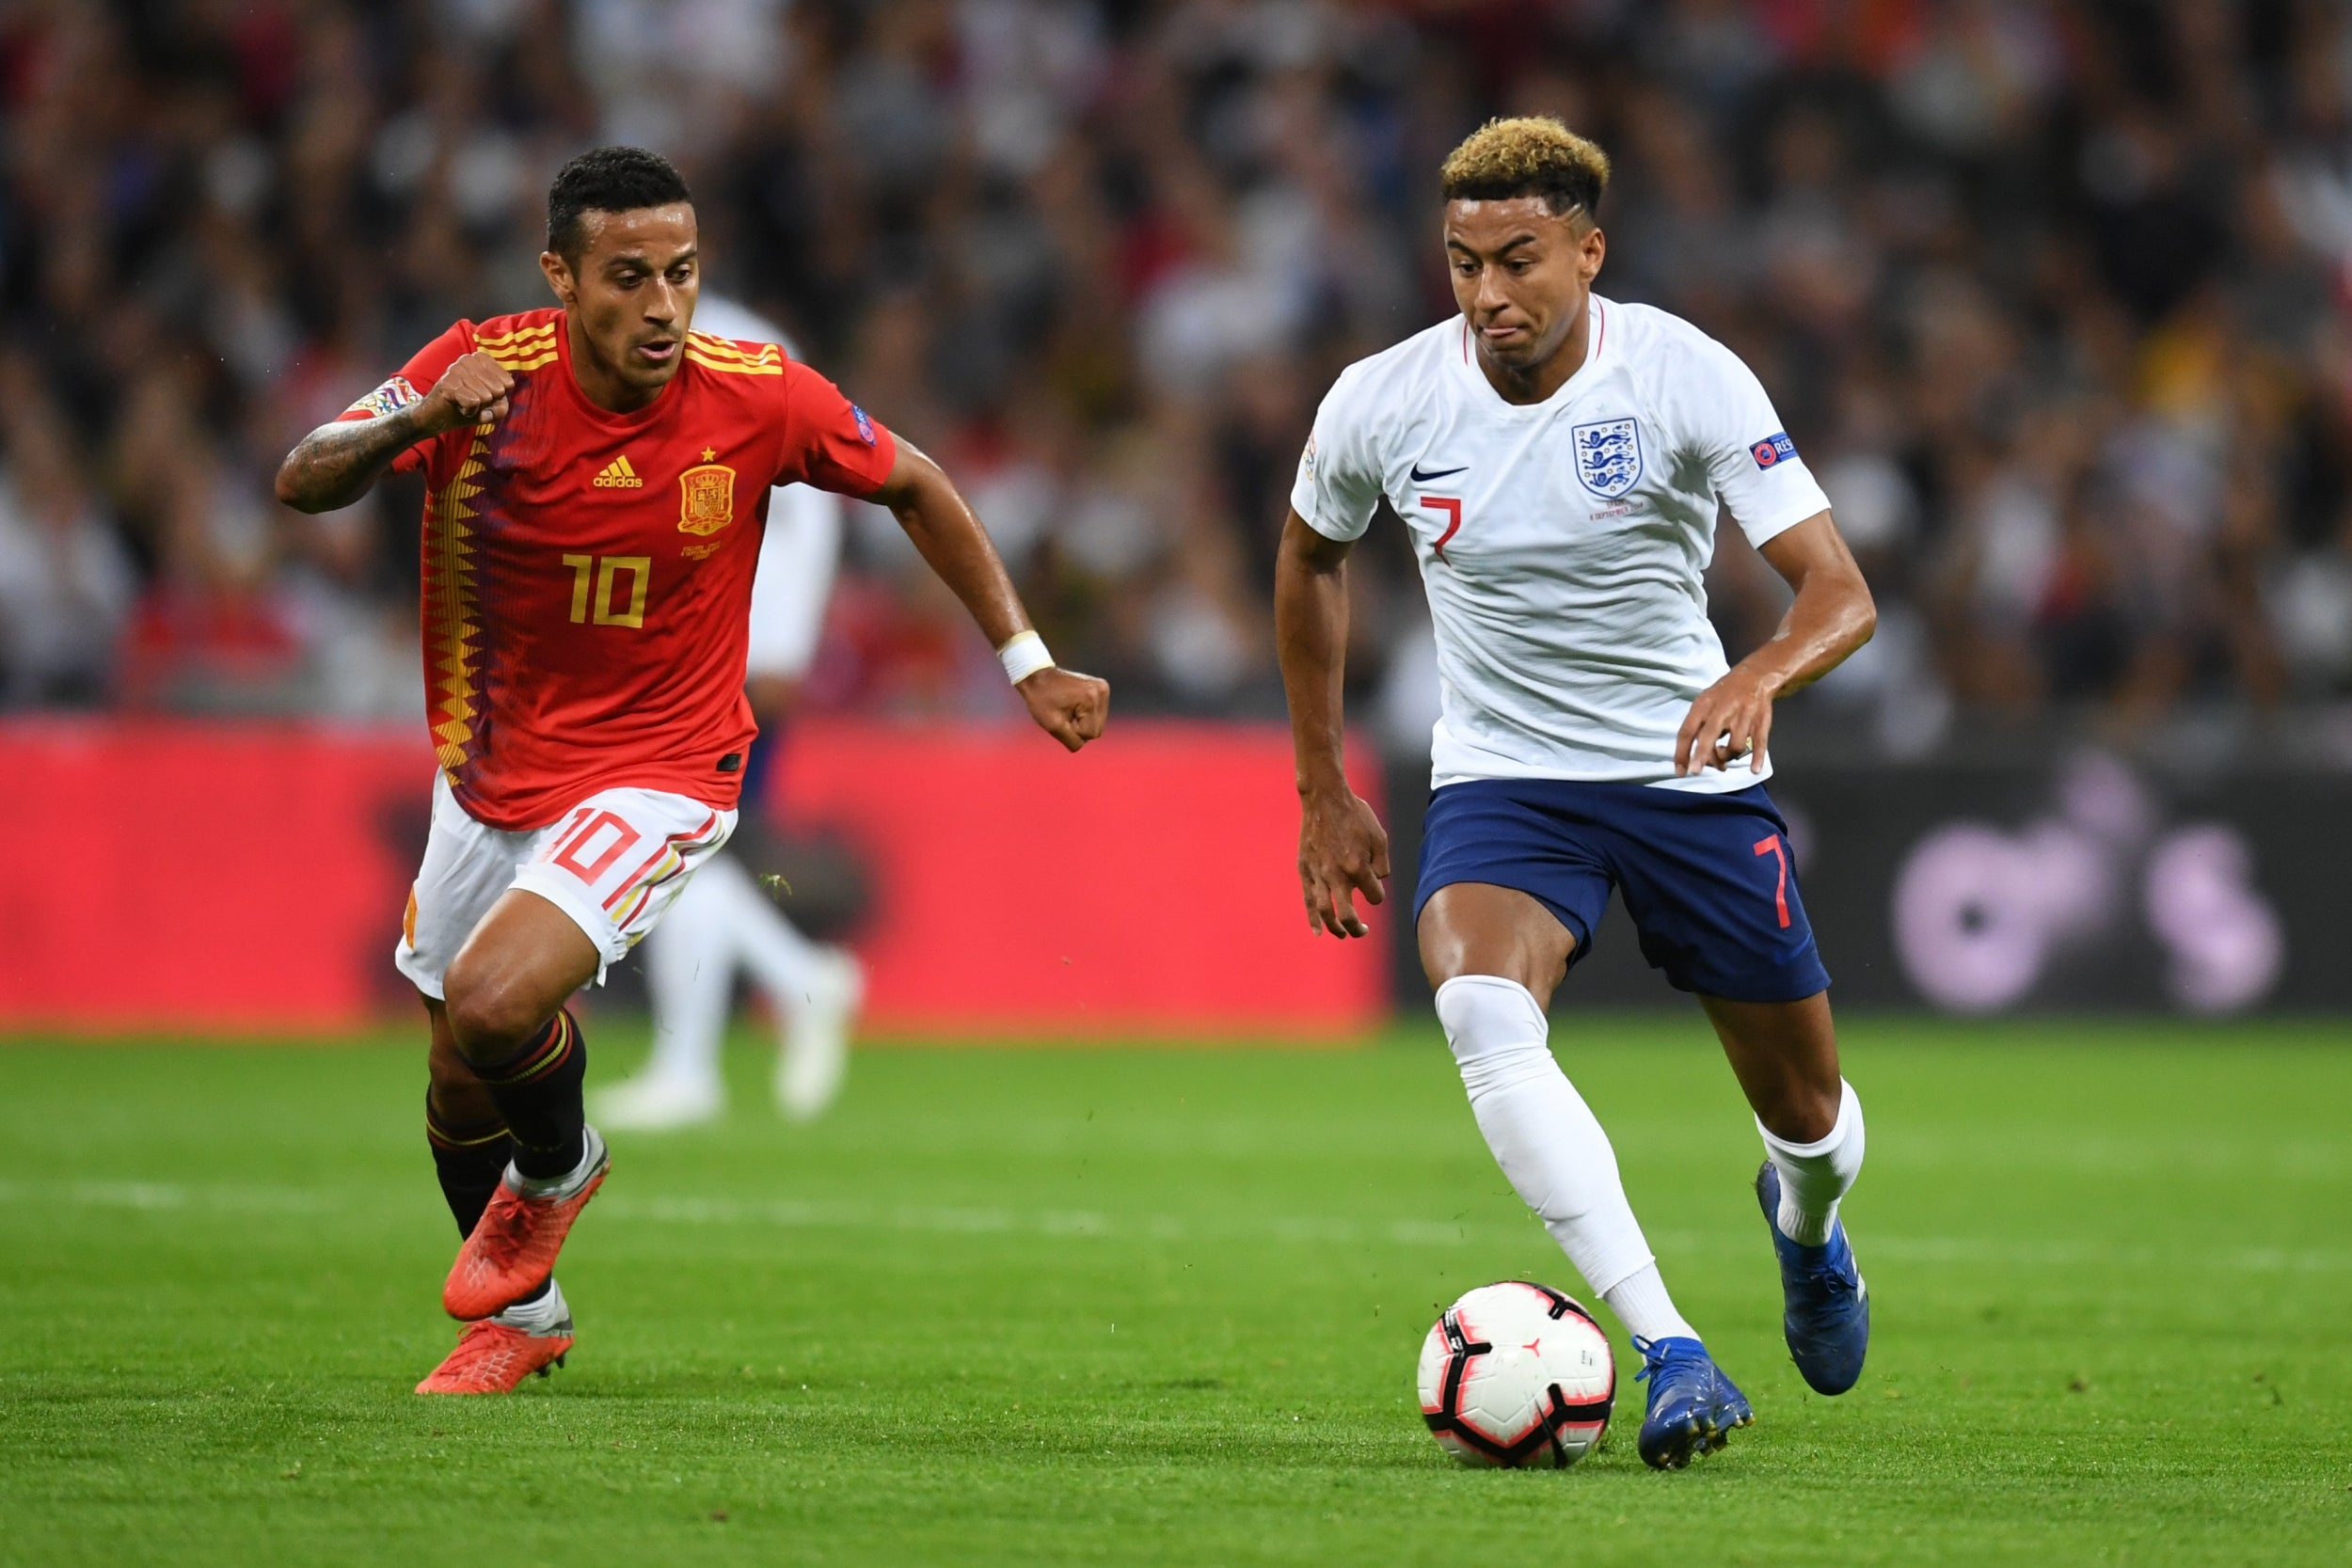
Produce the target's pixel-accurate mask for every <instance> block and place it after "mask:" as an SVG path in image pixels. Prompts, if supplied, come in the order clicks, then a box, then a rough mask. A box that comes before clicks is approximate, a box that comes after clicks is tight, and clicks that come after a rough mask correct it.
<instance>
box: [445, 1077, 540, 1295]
mask: <svg viewBox="0 0 2352 1568" xmlns="http://www.w3.org/2000/svg"><path fill="white" fill-rule="evenodd" d="M424 1136H425V1141H426V1142H427V1143H429V1144H431V1145H432V1146H433V1174H434V1175H436V1176H437V1177H439V1178H440V1179H441V1197H442V1199H443V1200H444V1201H445V1202H447V1203H448V1204H449V1213H450V1218H452V1219H453V1220H455V1221H456V1222H457V1234H459V1235H460V1236H470V1235H472V1234H473V1227H475V1226H476V1225H479V1224H480V1223H481V1222H482V1211H483V1210H485V1209H487V1208H488V1207H489V1206H490V1198H491V1196H492V1195H493V1194H495V1193H496V1192H497V1191H498V1187H499V1181H500V1180H501V1178H503V1177H504V1176H505V1175H506V1162H507V1161H508V1160H509V1159H511V1158H513V1156H514V1149H515V1140H514V1139H513V1138H512V1137H510V1136H509V1135H508V1134H507V1131H506V1124H505V1123H504V1122H502V1121H485V1122H476V1123H473V1124H471V1125H469V1126H462V1127H461V1126H453V1125H451V1124H450V1123H449V1122H447V1121H444V1120H443V1119H442V1118H441V1117H440V1116H439V1115H438V1114H437V1112H436V1111H435V1110H434V1109H433V1094H432V1091H431V1090H429V1089H428V1090H426V1091H425V1097H424ZM554 1286H555V1276H554V1275H548V1277H547V1278H546V1279H543V1280H541V1281H540V1282H539V1288H538V1289H537V1290H535V1291H532V1292H531V1294H529V1295H527V1296H524V1297H523V1298H522V1299H521V1300H520V1301H517V1302H516V1303H515V1305H516V1307H520V1306H522V1305H523V1303H524V1302H530V1301H537V1300H538V1299H539V1298H540V1297H541V1296H544V1295H546V1294H547V1293H548V1291H550V1290H552V1289H553V1288H554Z"/></svg>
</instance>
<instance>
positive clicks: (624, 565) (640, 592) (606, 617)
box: [596, 555, 653, 626]
mask: <svg viewBox="0 0 2352 1568" xmlns="http://www.w3.org/2000/svg"><path fill="white" fill-rule="evenodd" d="M623 572H627V573H628V578H629V583H628V609H627V610H615V609H613V608H612V590H613V588H614V587H615V586H616V585H617V584H618V582H619V581H620V576H621V574H622V573H623ZM652 576H653V557H651V556H647V555H608V556H606V557H605V558H604V559H603V560H602V561H599V562H596V625H598V626H644V624H645V583H646V580H647V579H648V578H651V577H652Z"/></svg>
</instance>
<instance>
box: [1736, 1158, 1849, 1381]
mask: <svg viewBox="0 0 2352 1568" xmlns="http://www.w3.org/2000/svg"><path fill="white" fill-rule="evenodd" d="M1756 1202H1757V1203H1759V1204H1761V1205H1762V1206H1763V1209H1764V1223H1765V1225H1766V1226H1767V1227H1770V1228H1771V1230H1772V1250H1773V1251H1774V1252H1776V1253H1778V1254H1779V1255H1780V1291H1781V1296H1782V1298H1783V1300H1784V1302H1785V1303H1786V1306H1785V1307H1784V1309H1783V1311H1782V1313H1781V1318H1780V1327H1781V1332H1782V1333H1783V1334H1785V1335H1787V1336H1788V1355H1789V1358H1790V1359H1791V1360H1793V1361H1795V1362H1796V1364H1797V1370H1798V1371H1800V1372H1803V1373H1804V1380H1805V1382H1807V1383H1809V1384H1811V1385H1812V1386H1813V1391H1814V1392H1815V1393H1817V1394H1842V1393H1844V1392H1845V1391H1846V1390H1847V1389H1849V1388H1851V1387H1852V1386H1854V1381H1855V1380H1856V1379H1857V1378H1859V1377H1861V1376H1862V1357H1863V1355H1864V1354H1866V1353H1867V1351H1868V1350H1869V1348H1870V1291H1869V1288H1868V1287H1867V1286H1866V1285H1864V1284H1863V1283H1862V1273H1861V1271H1860V1270H1859V1269H1857V1268H1855V1267H1854V1260H1853V1248H1852V1246H1851V1245H1850V1244H1849V1243H1847V1241H1846V1222H1845V1221H1843V1220H1840V1221H1838V1222H1837V1224H1836V1226H1835V1227H1833V1228H1832V1229H1831V1231H1830V1233H1829V1241H1828V1242H1827V1243H1825V1244H1823V1245H1821V1246H1800V1245H1798V1244H1797V1243H1794V1242H1792V1241H1790V1240H1789V1239H1788V1237H1786V1236H1784V1235H1782V1234H1781V1230H1780V1172H1778V1171H1777V1170H1774V1169H1773V1168H1772V1162H1771V1161H1770V1160H1767V1161H1765V1162H1764V1168H1763V1169H1762V1170H1759V1171H1757V1172H1756Z"/></svg>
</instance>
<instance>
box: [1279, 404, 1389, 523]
mask: <svg viewBox="0 0 2352 1568" xmlns="http://www.w3.org/2000/svg"><path fill="white" fill-rule="evenodd" d="M1360 391H1361V383H1360V381H1359V378H1358V377H1357V376H1355V375H1352V374H1348V373H1344V372H1343V373H1342V375H1341V376H1340V379H1339V380H1338V381H1337V382H1336V383H1334V384H1333V386H1332V388H1331V390H1330V391H1329V392H1327V393H1326V394H1325V395H1324V399H1323V406H1322V407H1320V408H1318V409H1316V410H1315V428H1314V433H1313V434H1312V435H1311V436H1308V437H1307V450H1306V451H1303V452H1301V453H1299V455H1298V479H1297V482H1296V483H1294V484H1293V485H1292V486H1291V510H1292V511H1294V512H1295V513H1297V514H1298V515H1299V517H1300V519H1301V520H1302V521H1304V522H1305V523H1306V525H1307V526H1308V527H1309V528H1311V529H1313V530H1314V531H1316V532H1317V533H1320V534H1322V535H1323V536H1324V537H1325V538H1326V539H1336V540H1340V541H1342V542H1345V541H1348V540H1353V539H1360V538H1362V537H1363V534H1364V530H1365V529H1367V528H1370V527H1371V526H1372V518H1373V514H1374V513H1375V511H1376V510H1377V509H1378V508H1379V505H1380V466H1379V464H1378V463H1377V462H1376V461H1375V457H1374V452H1373V443H1372V439H1371V437H1372V432H1371V430H1370V428H1369V420H1368V419H1367V417H1366V413H1365V410H1364V408H1363V399H1362V397H1361V396H1360Z"/></svg>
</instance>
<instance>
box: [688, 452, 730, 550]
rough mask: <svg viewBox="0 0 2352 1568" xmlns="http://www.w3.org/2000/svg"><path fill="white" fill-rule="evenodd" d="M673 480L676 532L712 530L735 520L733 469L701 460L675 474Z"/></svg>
mask: <svg viewBox="0 0 2352 1568" xmlns="http://www.w3.org/2000/svg"><path fill="white" fill-rule="evenodd" d="M677 483H678V489H679V491H680V492H681V496H680V499H679V502H678V519H677V531H679V532H680V533H716V532H718V531H720V530H721V529H723V528H724V527H726V526H727V525H728V524H729V523H731V522H733V521H735V470H734V469H733V468H730V467H727V466H726V465H725V464H723V463H705V464H703V465H702V466H700V467H693V468H689V469H687V470H686V471H685V472H684V473H682V474H680V475H678V476H677Z"/></svg>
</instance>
